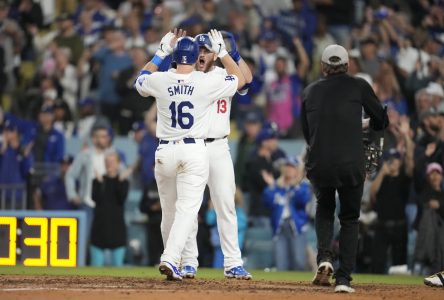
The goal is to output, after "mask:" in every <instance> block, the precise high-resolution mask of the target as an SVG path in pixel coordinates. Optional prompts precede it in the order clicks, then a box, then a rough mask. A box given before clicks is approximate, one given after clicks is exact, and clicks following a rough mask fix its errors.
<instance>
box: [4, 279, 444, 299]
mask: <svg viewBox="0 0 444 300" xmlns="http://www.w3.org/2000/svg"><path fill="white" fill-rule="evenodd" d="M355 288H356V291H357V292H356V293H355V294H351V295H343V294H342V295H338V294H334V293H333V288H321V287H313V286H312V285H310V284H309V283H307V282H276V281H263V280H252V281H239V280H234V279H233V280H228V279H227V280H203V279H195V280H184V281H183V282H169V281H165V280H162V279H159V280H157V279H144V278H128V277H84V276H22V275H4V276H0V299H2V300H7V299H33V300H40V299H42V300H43V299H45V300H48V299H82V300H93V299H107V300H114V299H131V300H139V299H144V300H146V299H150V300H157V299H162V300H164V299H174V300H181V299H184V300H185V299H186V300H189V299H192V300H203V299H210V300H218V299H227V298H230V299H236V300H253V299H254V300H257V299H268V300H278V299H301V298H302V299H303V300H311V299H316V300H319V299H358V298H359V299H404V300H405V299H415V300H419V299H427V300H430V299H443V296H444V290H443V289H440V288H430V287H427V286H421V285H419V286H414V285H380V284H379V285H370V284H357V285H355Z"/></svg>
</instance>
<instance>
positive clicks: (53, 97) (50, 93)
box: [43, 89, 57, 100]
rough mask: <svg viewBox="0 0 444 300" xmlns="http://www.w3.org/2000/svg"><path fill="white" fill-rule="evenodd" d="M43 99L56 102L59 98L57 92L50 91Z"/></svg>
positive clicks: (44, 94)
mask: <svg viewBox="0 0 444 300" xmlns="http://www.w3.org/2000/svg"><path fill="white" fill-rule="evenodd" d="M43 98H45V99H50V100H55V99H56V98H57V91H56V90H55V89H48V90H46V91H44V92H43Z"/></svg>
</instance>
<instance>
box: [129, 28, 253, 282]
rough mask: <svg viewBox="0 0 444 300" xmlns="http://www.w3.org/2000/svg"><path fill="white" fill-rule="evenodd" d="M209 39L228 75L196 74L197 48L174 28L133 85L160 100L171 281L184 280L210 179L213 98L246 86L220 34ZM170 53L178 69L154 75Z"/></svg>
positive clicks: (160, 175) (161, 184)
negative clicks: (188, 247)
mask: <svg viewBox="0 0 444 300" xmlns="http://www.w3.org/2000/svg"><path fill="white" fill-rule="evenodd" d="M209 36H210V38H211V40H212V43H211V44H212V48H211V49H212V51H213V52H214V53H216V54H217V56H218V57H219V58H220V59H221V61H222V64H223V65H224V67H225V68H226V69H227V73H228V74H229V75H221V74H215V73H212V74H205V73H203V72H197V71H195V70H194V65H195V63H196V61H197V58H198V55H199V46H198V45H197V43H196V42H195V40H194V39H193V38H190V37H186V36H184V32H182V31H181V30H180V31H177V30H174V32H173V33H167V34H166V35H165V36H164V37H163V38H162V40H161V42H160V45H159V49H158V51H157V52H156V55H155V56H154V57H153V59H152V60H151V61H150V62H149V63H148V64H147V65H146V66H145V67H144V68H143V70H142V71H141V72H140V75H139V76H138V78H137V80H136V82H135V87H136V89H137V91H138V92H139V93H140V95H142V96H143V97H148V96H149V95H151V96H153V97H155V98H156V106H157V120H158V121H157V129H156V136H157V137H158V138H159V146H158V148H157V150H156V155H155V159H156V161H155V168H154V173H155V177H156V181H157V185H158V189H159V197H160V204H161V207H162V223H161V232H162V239H163V243H164V246H165V250H164V252H163V254H162V256H161V262H160V265H159V271H160V273H161V274H163V275H166V276H167V279H169V280H182V276H181V274H180V272H179V269H178V265H179V263H180V260H181V255H182V251H183V248H184V247H185V243H186V240H187V237H188V236H189V235H190V233H191V231H192V230H193V226H194V221H195V220H196V218H197V213H198V211H199V208H200V206H201V203H202V194H203V192H204V189H205V185H206V183H207V180H208V172H209V162H208V152H207V148H206V146H205V141H204V139H205V138H206V137H207V132H208V127H209V122H210V115H209V110H210V107H211V104H212V101H211V100H210V99H221V98H226V97H231V96H233V95H234V94H235V93H236V90H237V89H238V88H239V87H241V86H243V85H244V83H245V80H244V77H243V75H242V73H241V71H240V69H239V67H238V65H237V64H236V63H235V62H234V61H233V59H232V58H231V57H230V56H229V55H228V52H227V51H226V47H225V42H224V40H223V38H222V34H221V33H220V32H218V31H216V30H211V32H210V33H209ZM176 40H177V44H176V46H175V47H174V50H173V48H172V46H173V45H174V44H175V42H176ZM171 53H173V59H174V60H175V62H176V64H177V69H176V70H170V71H168V72H156V71H157V69H158V67H159V65H160V64H161V63H162V61H163V59H164V58H165V57H166V56H167V55H169V54H171Z"/></svg>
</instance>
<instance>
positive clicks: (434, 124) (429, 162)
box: [0, 0, 444, 273]
mask: <svg viewBox="0 0 444 300" xmlns="http://www.w3.org/2000/svg"><path fill="white" fill-rule="evenodd" d="M174 27H179V28H183V29H185V30H186V31H187V34H188V35H190V36H195V35H197V34H200V33H203V32H207V31H208V30H209V29H210V28H218V29H224V30H227V31H229V32H232V33H233V34H234V35H235V37H236V39H237V42H238V46H239V49H240V52H241V55H242V57H243V58H244V59H245V61H247V62H248V64H249V66H250V68H251V70H252V72H253V75H254V78H253V82H252V83H251V86H250V89H249V93H248V94H247V95H243V96H241V95H236V97H235V98H234V101H233V103H232V105H233V109H232V116H231V117H232V134H231V137H230V138H232V139H236V140H237V141H238V143H237V152H236V153H237V156H236V157H233V160H234V161H235V174H236V183H237V186H238V193H237V196H236V199H237V202H238V224H239V233H240V234H239V240H240V242H241V244H247V241H246V239H247V237H246V235H247V236H248V231H249V230H252V231H254V230H255V229H256V230H259V231H267V230H268V231H269V232H270V237H269V238H270V239H271V238H273V241H275V243H273V245H274V248H275V249H274V253H275V255H276V256H278V257H280V259H279V260H276V262H273V263H272V264H271V265H269V266H265V267H276V268H277V269H278V270H287V269H299V270H303V269H307V268H311V267H312V266H310V264H309V263H307V262H308V261H310V259H308V258H307V257H308V256H310V251H307V248H308V247H309V245H308V236H307V234H308V231H309V227H310V224H311V223H312V217H313V214H312V210H310V203H311V202H312V201H313V200H312V198H313V197H312V191H311V187H310V186H309V184H308V182H307V181H306V180H305V179H304V175H303V174H304V171H303V153H295V152H293V153H285V152H284V151H283V150H282V149H280V148H279V147H278V145H279V141H280V140H282V139H290V140H295V139H300V138H301V137H302V135H301V128H300V123H299V114H300V105H301V101H300V99H301V91H302V89H303V88H304V87H305V86H306V85H307V84H308V83H310V82H312V81H314V80H316V79H317V78H319V77H320V76H321V74H320V67H319V61H320V56H321V53H322V50H323V49H324V48H325V46H327V45H328V44H332V43H338V44H341V45H343V46H344V47H346V48H347V49H348V50H349V56H350V62H349V73H350V74H352V75H355V76H360V77H362V78H364V79H366V80H367V81H368V82H369V83H370V84H371V85H372V86H373V88H374V90H375V92H376V94H377V96H378V98H379V99H380V101H381V103H382V104H385V105H387V109H388V113H389V119H390V125H389V128H388V129H387V130H386V132H385V143H384V154H383V157H382V161H381V163H380V168H379V169H378V170H377V172H376V174H371V175H369V176H368V178H367V181H366V189H365V193H364V198H363V202H362V217H361V223H362V224H361V225H362V226H361V235H360V248H359V261H358V270H357V271H359V272H375V273H387V272H390V273H410V272H412V271H414V272H418V273H431V272H437V271H440V270H442V269H444V225H443V220H444V192H443V190H442V187H443V180H442V179H443V164H444V90H443V85H444V2H443V1H442V0H408V1H405V0H404V1H402V0H293V1H290V0H280V1H278V0H276V1H265V0H201V1H191V0H164V1H161V0H157V1H154V0H151V1H150V0H127V1H116V0H79V1H76V0H58V1H54V0H40V1H33V0H15V1H13V0H11V1H8V0H0V98H1V100H2V102H1V103H2V105H1V108H2V112H1V117H0V124H1V132H2V135H1V137H2V138H1V152H0V190H1V193H0V195H1V199H0V200H1V204H2V207H1V209H11V208H19V207H18V204H17V203H19V202H20V201H18V199H24V201H25V203H26V207H28V208H30V209H82V210H84V211H86V212H87V215H88V216H89V217H88V222H89V228H91V237H90V241H91V252H90V255H91V259H90V260H91V263H92V264H95V265H101V264H103V250H104V249H112V253H113V256H112V257H113V258H112V259H113V264H115V265H122V264H123V262H124V257H125V247H126V246H127V236H126V229H125V222H124V220H123V216H124V213H123V211H124V205H125V204H124V203H125V199H126V196H127V194H128V189H131V188H132V187H128V185H129V182H128V181H130V185H131V186H138V187H139V188H140V189H142V190H143V193H142V195H143V196H142V199H141V201H140V210H141V211H142V212H143V213H145V214H147V215H148V221H147V227H146V230H147V236H148V249H149V250H148V253H149V263H150V264H156V263H158V259H159V256H160V253H161V251H162V240H161V236H160V219H161V214H160V203H159V200H158V195H157V188H156V183H155V180H154V174H153V165H154V152H155V149H156V147H157V140H156V138H155V128H156V111H155V106H153V105H152V104H153V101H154V100H153V99H151V100H149V101H147V100H145V99H142V98H141V97H140V96H139V94H138V93H137V92H136V91H135V90H134V89H133V82H134V79H135V78H136V76H137V74H138V72H139V70H140V69H141V68H142V67H143V66H144V64H145V63H146V62H147V61H148V60H149V59H150V58H151V56H152V55H153V54H154V52H155V51H156V49H157V46H158V43H159V39H160V38H161V37H162V35H163V34H164V33H165V32H167V31H169V30H171V29H172V28H174ZM169 64H170V62H166V63H165V65H164V66H163V68H164V69H167V68H168V67H169ZM325 101H328V99H325ZM344 134H347V133H346V132H344ZM370 134H371V133H370ZM115 135H120V136H126V135H127V136H132V137H133V138H134V140H135V141H136V142H137V144H138V146H139V157H138V160H137V162H136V163H135V164H132V165H128V164H126V162H125V157H124V155H123V154H122V152H121V151H119V149H116V147H115V146H114V145H113V138H114V136H115ZM71 138H77V139H79V140H81V143H82V144H83V145H84V146H83V149H82V151H81V152H80V153H78V154H76V155H75V157H70V156H67V155H66V153H68V151H67V149H65V141H66V140H67V139H71ZM332 142H334V141H332ZM120 150H121V149H120ZM296 155H297V156H298V157H296ZM136 181H137V182H136ZM243 200H244V203H243ZM20 203H23V201H21V202H20ZM208 203H210V202H209V201H206V204H205V205H204V206H203V208H202V211H201V214H200V218H199V236H198V239H199V243H198V244H199V252H200V264H201V265H202V266H214V267H221V261H222V260H221V258H220V255H221V253H220V244H219V241H218V235H217V230H216V229H215V228H216V227H215V217H214V210H213V209H212V207H211V204H208ZM110 218H111V219H110ZM109 228H114V229H115V230H114V231H113V232H112V234H111V235H109V234H108V235H107V234H106V232H107V231H109ZM416 233H417V235H416ZM412 237H414V238H415V237H416V240H417V243H416V248H415V249H414V251H412V250H411V249H410V250H409V249H408V245H409V242H408V241H409V239H410V238H412ZM213 248H214V255H213ZM244 250H245V254H246V256H247V258H248V256H249V255H252V254H254V251H255V250H256V249H255V248H254V247H247V246H246V249H244ZM408 253H413V258H411V257H410V256H412V255H410V256H409V255H408ZM389 254H391V255H389ZM283 257H286V258H288V259H283ZM261 267H262V266H261ZM389 267H390V268H389Z"/></svg>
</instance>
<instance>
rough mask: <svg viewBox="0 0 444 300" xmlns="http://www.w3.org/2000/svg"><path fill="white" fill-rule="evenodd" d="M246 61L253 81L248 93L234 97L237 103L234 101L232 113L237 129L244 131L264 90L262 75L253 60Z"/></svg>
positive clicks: (237, 94) (247, 58)
mask: <svg viewBox="0 0 444 300" xmlns="http://www.w3.org/2000/svg"><path fill="white" fill-rule="evenodd" d="M244 61H245V62H246V63H247V65H248V67H249V68H250V70H251V74H253V79H252V81H251V83H250V87H249V89H248V93H246V94H245V95H241V94H239V93H236V95H234V99H235V101H232V104H231V105H232V108H231V111H232V112H231V113H232V114H233V115H235V116H236V123H237V128H238V129H239V130H243V128H244V123H245V119H246V117H247V116H248V114H249V113H250V112H251V111H254V110H255V109H256V107H257V106H258V105H259V99H258V98H259V96H260V95H261V92H262V90H263V85H264V82H263V79H262V77H261V75H260V74H258V73H257V68H256V63H255V62H254V60H253V59H251V58H249V57H245V58H244Z"/></svg>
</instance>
